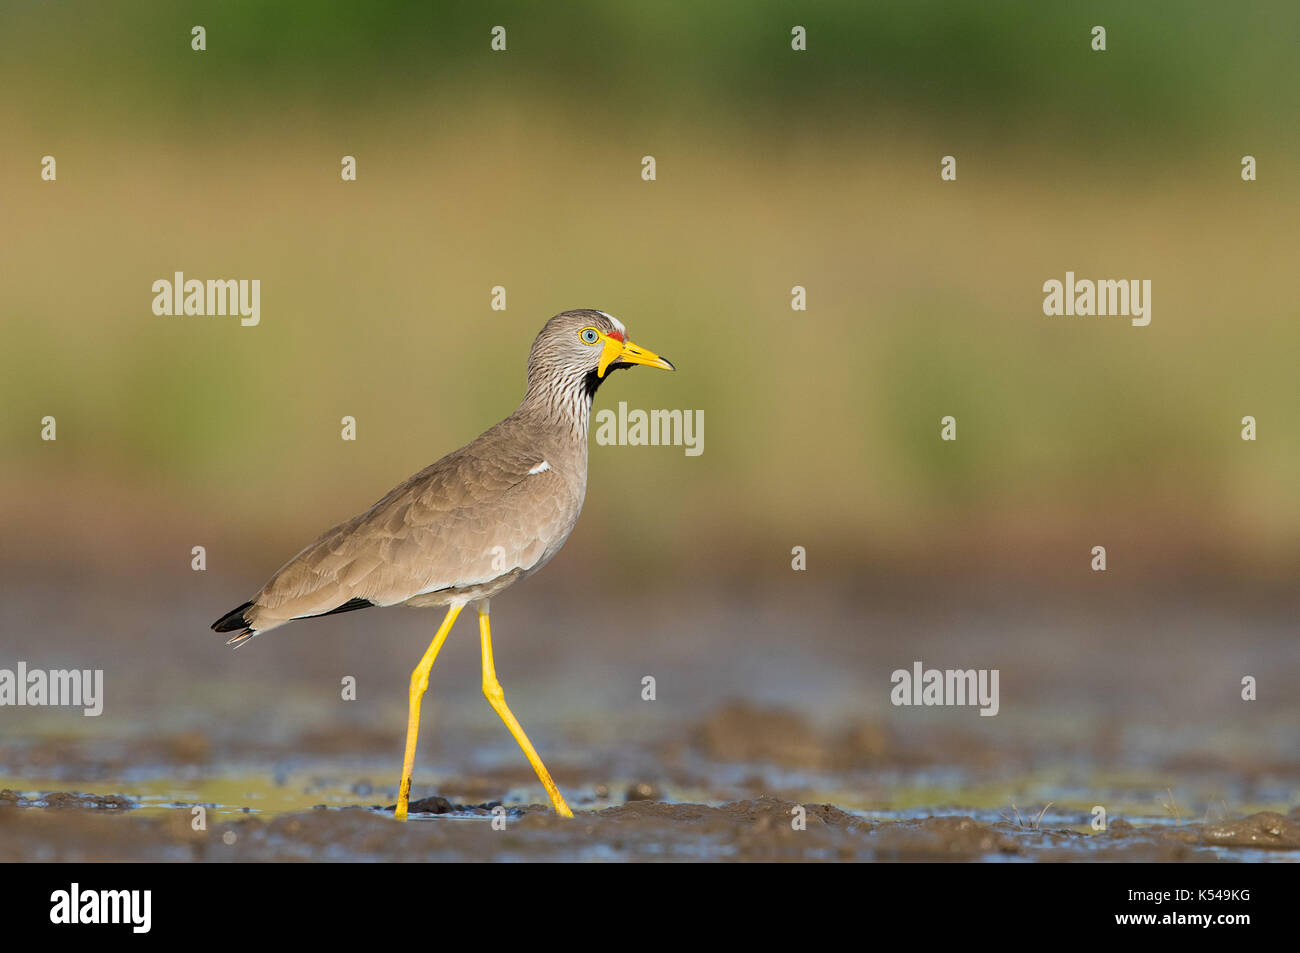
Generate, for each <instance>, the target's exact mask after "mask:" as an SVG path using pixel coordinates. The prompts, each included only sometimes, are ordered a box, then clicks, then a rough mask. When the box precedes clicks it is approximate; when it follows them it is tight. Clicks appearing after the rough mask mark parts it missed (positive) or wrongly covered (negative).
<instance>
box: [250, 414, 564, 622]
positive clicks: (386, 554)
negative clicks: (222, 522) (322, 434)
mask: <svg viewBox="0 0 1300 953" xmlns="http://www.w3.org/2000/svg"><path fill="white" fill-rule="evenodd" d="M512 437H513V439H512ZM518 437H519V435H518V434H510V433H502V432H500V425H498V427H497V428H493V430H489V431H488V432H487V433H485V434H484V435H483V436H481V437H479V438H478V439H477V440H475V441H474V442H473V443H471V444H469V445H467V446H465V447H462V448H461V449H460V450H457V451H455V452H454V453H451V454H448V455H447V456H446V457H443V458H442V459H441V460H439V461H438V462H437V463H434V464H432V465H431V466H429V467H426V468H425V469H423V470H421V471H420V472H419V473H417V474H415V476H413V477H411V478H410V479H409V480H407V481H406V482H405V483H403V484H401V485H400V486H398V487H395V488H394V489H393V490H392V491H390V492H389V493H388V494H387V495H386V496H385V497H384V498H383V499H381V500H380V501H379V502H378V503H376V504H375V505H374V506H372V507H371V508H370V509H368V510H367V511H366V512H364V513H362V514H361V515H359V516H356V517H354V518H352V519H350V520H348V521H347V522H346V523H341V524H339V525H338V526H335V527H334V528H333V529H331V530H329V531H327V532H326V533H324V534H322V535H321V537H320V538H319V539H317V540H316V541H315V542H313V543H312V544H311V545H309V546H307V547H306V548H305V549H303V550H302V552H300V553H299V554H298V555H297V556H295V557H294V558H293V559H291V560H290V561H289V562H288V563H286V564H285V565H284V566H283V567H282V568H281V569H280V571H279V572H277V573H276V574H275V575H274V576H273V577H272V578H271V581H270V582H268V583H267V584H266V586H264V587H263V589H262V591H261V592H259V593H258V594H257V596H255V597H254V599H253V604H252V606H251V607H250V608H249V609H247V610H246V611H245V612H244V617H245V619H246V620H247V623H248V625H249V627H250V628H252V629H254V630H255V631H258V632H264V631H266V630H267V629H269V628H272V627H274V626H277V625H281V624H283V623H284V622H288V621H290V620H292V619H300V618H305V617H308V616H316V615H322V614H325V613H327V612H331V611H334V610H337V609H339V608H341V607H343V606H344V605H346V604H347V603H349V602H350V601H353V600H365V601H366V602H368V603H371V604H373V605H379V606H387V605H396V604H398V603H401V602H405V601H407V600H408V599H412V598H414V597H417V596H420V595H423V594H427V593H433V592H437V591H440V590H447V589H453V588H464V587H468V586H474V585H480V584H482V583H486V582H490V581H492V580H494V579H497V578H499V577H501V576H504V575H508V574H511V573H517V572H519V571H521V570H527V569H531V568H532V567H534V566H535V565H537V563H539V562H540V561H541V560H542V559H543V558H545V557H548V556H549V555H550V554H551V553H553V552H554V550H555V549H556V548H558V547H559V545H560V544H561V543H563V541H564V539H565V538H566V537H567V536H568V533H569V531H570V530H571V529H572V527H573V522H574V520H575V519H576V517H577V512H576V506H575V501H574V499H573V496H574V494H573V493H572V491H571V490H570V489H569V487H568V485H567V484H566V482H565V480H563V479H562V478H561V476H560V474H559V473H558V472H557V471H556V470H555V469H554V468H550V467H548V468H547V469H543V470H541V471H540V472H536V473H533V472H530V471H532V470H535V469H537V467H538V466H539V465H540V464H541V463H542V462H543V457H544V455H543V453H542V452H541V451H540V450H536V449H532V448H531V447H530V446H529V442H528V441H526V440H520V439H518ZM576 503H577V505H580V503H581V501H580V499H579V500H577V501H576Z"/></svg>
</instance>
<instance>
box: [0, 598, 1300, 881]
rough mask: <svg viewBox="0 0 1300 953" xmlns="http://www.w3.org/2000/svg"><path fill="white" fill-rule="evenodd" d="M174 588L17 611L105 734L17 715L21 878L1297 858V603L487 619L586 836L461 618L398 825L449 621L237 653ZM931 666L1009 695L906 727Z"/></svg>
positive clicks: (724, 603) (784, 608) (281, 635)
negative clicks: (496, 695) (189, 869)
mask: <svg viewBox="0 0 1300 953" xmlns="http://www.w3.org/2000/svg"><path fill="white" fill-rule="evenodd" d="M196 575H197V574H196ZM174 583H175V585H174V586H173V587H172V588H171V589H170V590H169V595H168V597H167V598H166V599H163V600H161V601H158V600H155V601H153V602H144V603H141V602H139V601H132V598H131V596H132V594H131V592H130V591H129V590H128V591H120V590H113V591H102V592H99V593H92V596H93V597H94V598H91V599H90V600H89V601H88V600H85V599H83V600H79V601H76V602H69V601H60V600H59V599H57V598H56V599H49V598H45V597H44V595H43V593H42V590H41V588H40V585H39V584H34V585H26V586H22V587H18V588H16V589H15V590H14V593H13V597H12V598H10V599H9V600H8V601H7V604H6V605H5V607H4V609H3V611H4V613H5V617H4V621H5V626H4V628H3V639H2V641H0V648H2V649H3V659H0V665H11V664H13V660H16V659H23V660H25V661H26V662H27V663H28V665H29V666H45V667H50V668H55V667H72V666H76V667H90V668H103V669H104V673H105V675H104V678H105V686H106V689H105V694H106V698H105V704H104V713H103V714H102V715H101V716H99V717H97V718H87V717H84V716H83V715H82V714H81V713H80V712H77V711H72V710H63V709H49V708H44V709H33V708H6V709H4V710H2V711H0V719H2V720H0V728H2V729H3V730H2V731H0V789H2V790H3V793H0V860H3V861H30V860H43V861H49V860H164V861H194V860H198V861H263V860H293V861H299V860H324V861H384V860H398V861H492V860H566V861H635V860H653V861H683V860H685V861H691V860H723V861H746V860H801V861H838V860H852V861H872V860H875V861H881V860H885V861H894V860H923V861H929V860H957V861H977V860H978V861H1065V860H1080V861H1087V860H1106V861H1153V860H1154V861H1160V860H1163V861H1295V860H1300V808H1297V805H1300V743H1298V741H1297V739H1298V737H1300V734H1298V732H1297V725H1300V703H1298V702H1297V699H1296V698H1295V694H1294V693H1293V692H1291V691H1290V690H1289V689H1288V688H1287V686H1289V685H1294V684H1296V680H1297V678H1300V650H1297V648H1296V646H1295V642H1296V640H1295V639H1294V638H1293V637H1292V633H1291V628H1292V627H1291V625H1290V622H1289V619H1290V618H1292V617H1293V613H1292V612H1291V608H1290V607H1281V608H1279V607H1277V606H1271V607H1269V608H1268V609H1267V610H1252V609H1251V608H1250V607H1249V606H1243V605H1226V604H1224V603H1223V602H1221V601H1219V602H1216V601H1215V600H1214V599H1213V598H1208V597H1207V598H1205V599H1202V600H1201V601H1199V602H1198V601H1197V599H1196V598H1195V597H1188V598H1186V599H1177V600H1168V601H1165V602H1163V603H1161V604H1159V605H1154V606H1153V605H1152V604H1151V603H1150V601H1149V599H1147V598H1145V597H1143V598H1140V599H1137V598H1135V599H1134V600H1132V601H1129V602H1124V601H1123V600H1116V599H1114V598H1108V599H1107V600H1105V601H1104V602H1101V603H1097V602H1092V601H1089V600H1086V599H1082V600H1075V601H1073V602H1071V601H1070V600H1068V599H1062V598H1059V597H1050V598H1040V599H1037V600H1036V601H1030V600H1027V599H1026V598H1025V597H1024V596H1023V595H1021V594H1011V595H1008V594H997V593H989V592H987V591H980V592H971V593H968V594H966V596H965V597H964V598H962V599H960V600H950V601H948V602H947V603H943V602H936V601H935V600H934V599H933V598H931V597H927V596H925V595H923V594H915V593H896V594H893V595H892V596H889V595H881V594H876V595H875V596H873V597H872V598H871V599H869V600H868V599H865V598H864V597H863V596H862V595H861V594H859V593H855V592H853V591H848V590H825V591H821V592H818V593H816V594H815V596H810V595H809V594H808V593H806V592H805V593H798V594H791V593H788V592H780V591H775V592H773V591H767V592H763V593H757V592H747V593H743V594H740V595H736V594H733V595H730V596H724V597H720V598H717V599H714V600H712V601H702V600H700V599H698V598H697V599H695V600H694V601H693V602H692V603H691V604H690V605H689V606H686V605H680V604H679V605H669V604H665V603H663V602H659V601H653V602H642V603H635V602H633V601H632V600H631V598H630V597H629V598H628V599H627V600H625V601H624V602H623V603H621V604H620V605H618V606H617V607H615V606H613V605H609V604H600V603H595V604H593V603H584V602H583V601H582V600H581V599H580V598H575V594H574V593H566V592H563V591H560V592H556V591H555V590H554V589H551V590H542V589H538V588H532V589H529V588H528V587H526V586H521V587H519V593H518V598H515V597H513V596H512V598H511V599H509V600H506V599H502V600H499V603H498V604H495V605H494V612H493V626H494V635H495V639H494V641H495V643H496V654H497V669H498V674H499V675H500V678H501V681H502V683H503V685H504V686H505V689H506V694H507V698H508V699H509V701H510V704H511V706H512V707H513V709H514V711H515V714H516V715H517V716H518V717H519V719H520V721H521V722H522V723H523V724H524V726H525V728H526V729H527V730H528V731H529V733H530V735H531V736H532V739H533V741H534V743H535V744H536V745H537V747H538V749H539V751H540V752H541V754H542V757H543V759H544V760H545V761H546V762H547V764H548V766H549V767H550V768H551V771H552V773H553V774H554V776H555V778H556V781H557V783H558V784H559V785H560V787H561V789H562V790H563V791H564V792H565V795H566V797H567V798H568V800H569V803H570V805H571V806H572V807H573V808H574V810H575V811H576V812H577V815H578V816H577V818H576V819H575V820H573V821H565V820H563V819H560V818H558V817H556V816H554V814H553V813H552V812H551V811H550V810H549V808H548V807H547V806H546V805H545V795H544V792H543V791H542V788H541V786H540V784H538V782H537V780H536V778H535V777H534V776H533V774H532V772H531V769H530V768H529V766H528V764H527V762H526V761H525V760H524V758H523V756H522V755H521V754H520V752H519V750H518V748H517V747H516V746H515V744H514V742H513V740H512V739H511V738H510V736H509V734H507V732H506V730H505V728H504V727H503V726H502V725H501V724H500V722H499V721H498V720H497V719H496V716H495V715H494V714H493V712H492V710H491V709H490V707H489V706H488V705H487V703H486V702H485V701H484V699H483V698H482V696H481V694H480V691H479V672H478V658H477V638H476V635H477V633H476V632H475V631H474V627H473V624H472V622H468V621H463V622H461V623H460V624H459V625H458V626H457V628H456V629H455V630H454V631H453V633H452V636H451V638H450V639H449V641H448V643H447V647H446V649H444V652H443V655H442V657H441V658H440V659H439V661H438V664H437V666H436V667H435V669H434V672H433V676H432V678H431V681H430V688H429V693H428V695H427V696H426V700H425V703H424V708H423V713H424V718H423V723H422V731H421V736H420V747H419V752H418V757H417V762H416V771H415V778H414V786H413V790H412V797H413V799H416V803H415V804H414V805H413V809H412V819H411V821H410V822H409V823H407V824H405V825H402V824H398V823H397V822H395V821H394V820H393V819H392V815H391V805H392V804H393V802H394V800H395V798H396V787H397V780H398V778H397V775H398V773H399V769H400V763H401V751H402V741H403V731H404V728H405V714H406V711H405V710H406V688H407V679H408V677H409V671H410V668H411V667H412V666H413V665H414V663H415V662H416V661H417V660H418V658H419V655H420V653H421V652H422V651H423V649H424V646H425V644H426V642H427V639H428V637H429V636H430V634H431V631H432V627H433V626H434V625H436V621H437V620H436V618H434V616H435V615H436V613H430V612H422V611H416V610H404V609H393V610H383V611H380V610H374V611H367V612H363V613H352V614H350V615H348V616H341V617H338V618H334V619H327V620H321V621H318V622H314V623H312V624H311V625H306V624H302V625H295V626H289V627H287V628H285V629H283V630H279V631H277V632H274V633H269V634H268V635H267V636H266V637H264V638H259V639H255V640H254V641H253V642H252V643H251V644H249V645H248V646H247V647H245V648H241V649H240V650H238V651H232V650H230V649H227V648H226V647H225V646H224V645H223V644H222V640H221V639H220V637H218V636H214V635H213V634H212V633H210V632H208V631H207V628H206V626H207V623H208V622H210V621H211V618H215V617H216V615H218V614H219V613H220V611H222V610H223V609H224V608H225V605H224V603H225V602H229V601H231V599H230V597H229V596H228V594H227V593H228V592H230V591H233V592H236V593H238V592H240V591H242V590H241V588H240V585H239V584H238V583H234V584H230V583H227V584H225V585H214V584H213V583H212V581H211V580H198V579H193V578H191V577H180V578H178V579H177V580H175V581H174ZM200 586H202V587H204V588H203V591H188V588H187V587H190V588H195V587H200ZM210 586H212V587H213V588H214V589H215V590H216V595H215V596H214V595H213V594H212V592H209V591H207V588H208V587H210ZM45 595H48V593H46V594H45ZM891 600H892V601H891ZM127 604H130V605H131V606H132V613H131V615H130V617H129V618H128V617H126V616H124V615H123V614H121V613H120V612H114V611H109V612H99V613H97V612H95V611H93V609H94V606H95V605H98V606H100V607H101V608H102V607H104V606H108V607H110V608H111V607H114V606H118V605H127ZM213 605H215V606H216V608H215V610H214V609H213ZM593 617H594V618H600V619H603V621H602V622H601V623H600V624H593V621H592V620H593ZM616 619H617V622H615V620H616ZM32 633H40V634H41V637H40V638H39V639H38V638H35V637H34V636H33V635H32ZM916 659H920V660H922V661H924V663H925V664H926V665H936V666H943V667H962V668H964V667H977V668H982V667H996V668H998V669H999V670H1000V672H1001V689H1000V692H1001V698H1000V708H999V712H998V714H997V715H996V716H995V717H981V716H980V715H979V713H978V711H977V710H976V709H973V708H933V709H926V708H910V707H899V706H894V705H892V704H891V703H890V688H891V683H890V674H891V672H892V671H893V670H895V669H898V668H907V667H909V666H910V665H911V663H912V661H913V660H916ZM1244 675H1251V676H1254V677H1256V678H1257V679H1258V684H1259V695H1258V698H1257V700H1255V701H1246V700H1243V699H1242V698H1241V689H1240V681H1241V679H1242V677H1243V676H1244ZM647 676H651V677H653V678H654V680H655V682H654V685H655V692H654V695H655V697H654V698H653V699H652V700H651V699H648V698H646V697H645V695H646V690H645V684H646V683H645V681H644V679H645V678H646V677H647ZM348 679H352V680H354V684H355V699H352V698H347V697H345V695H346V694H347V691H346V688H345V682H346V680H348ZM197 807H201V808H202V811H199V812H196V810H195V808H197ZM417 811H419V812H420V813H417ZM1102 811H1104V817H1105V822H1106V824H1105V829H1104V830H1099V829H1096V827H1095V826H1094V819H1095V818H1098V817H1099V816H1100V814H1101V812H1102ZM800 817H802V818H803V824H802V829H798V828H799V827H800V825H798V824H797V823H795V822H797V821H798V820H800ZM200 819H201V820H202V824H200V823H199V821H200ZM494 820H495V823H494ZM196 828H201V829H196Z"/></svg>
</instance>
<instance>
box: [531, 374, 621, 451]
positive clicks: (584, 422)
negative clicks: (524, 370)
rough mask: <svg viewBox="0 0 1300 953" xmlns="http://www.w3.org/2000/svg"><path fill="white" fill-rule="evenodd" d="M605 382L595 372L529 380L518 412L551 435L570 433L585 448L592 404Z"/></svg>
mask: <svg viewBox="0 0 1300 953" xmlns="http://www.w3.org/2000/svg"><path fill="white" fill-rule="evenodd" d="M602 382H603V379H602V378H599V377H597V376H596V375H595V372H592V373H590V374H587V375H583V376H581V377H572V378H546V379H543V380H532V379H530V380H529V381H528V391H527V392H526V393H525V394H524V399H523V402H522V403H520V405H519V409H518V410H517V411H516V413H517V414H520V415H521V416H525V417H528V418H529V419H531V420H535V421H537V422H538V423H541V424H542V425H543V426H545V427H547V428H548V429H550V430H551V431H552V432H558V433H567V434H568V435H569V436H570V437H571V438H572V439H573V440H574V441H579V442H581V443H582V444H583V445H584V446H585V445H586V443H587V428H588V426H589V425H590V423H591V401H592V398H593V397H595V395H596V388H598V387H599V386H600V385H601V383H602Z"/></svg>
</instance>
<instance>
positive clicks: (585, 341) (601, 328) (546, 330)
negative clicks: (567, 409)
mask: <svg viewBox="0 0 1300 953" xmlns="http://www.w3.org/2000/svg"><path fill="white" fill-rule="evenodd" d="M633 364H644V365H646V366H647V367H658V368H661V369H662V370H665V371H671V370H676V368H674V367H673V365H672V364H671V363H669V362H668V361H666V360H664V359H663V358H662V357H660V356H659V355H658V354H655V353H653V352H651V351H647V350H646V349H645V348H643V347H641V346H639V345H637V344H633V343H632V342H631V341H629V340H628V337H627V328H625V327H623V324H622V322H621V321H619V320H618V319H617V318H615V317H611V316H610V315H608V314H606V313H605V312H604V311H590V310H585V309H584V310H579V311H563V312H561V313H560V314H557V315H556V316H555V317H553V318H551V320H549V321H547V322H546V325H545V326H544V327H543V328H542V330H541V333H540V334H538V335H537V340H535V341H534V342H533V350H532V353H531V354H530V355H529V357H528V386H529V389H530V390H531V389H533V388H534V387H535V386H538V385H543V386H545V385H550V386H552V387H554V386H555V385H557V384H558V385H559V386H560V388H561V389H567V388H566V386H565V385H572V386H574V387H575V388H579V387H580V388H583V389H585V390H587V391H589V392H594V391H595V389H596V387H598V386H599V385H600V383H601V381H603V380H604V379H605V377H606V375H608V374H609V372H610V371H613V370H618V369H619V368H624V367H631V366H632V365H633Z"/></svg>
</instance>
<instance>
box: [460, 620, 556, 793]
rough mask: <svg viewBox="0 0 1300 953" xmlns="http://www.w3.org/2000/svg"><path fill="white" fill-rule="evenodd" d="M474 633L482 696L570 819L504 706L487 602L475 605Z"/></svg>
mask: <svg viewBox="0 0 1300 953" xmlns="http://www.w3.org/2000/svg"><path fill="white" fill-rule="evenodd" d="M478 632H479V638H480V640H481V641H482V643H483V694H484V695H485V696H487V700H488V702H489V703H490V704H491V705H492V708H493V710H494V711H496V713H497V714H498V715H500V716H501V720H502V721H504V722H505V723H506V727H507V728H509V729H510V733H511V734H512V735H514V736H515V741H517V742H519V747H521V748H523V749H524V755H525V756H526V757H527V758H528V763H529V764H531V765H532V766H533V770H534V771H536V772H537V777H538V778H540V779H541V782H542V785H543V786H544V787H545V788H546V793H547V794H549V795H550V796H551V803H552V804H553V805H555V813H557V814H559V815H560V816H561V817H573V812H572V811H571V810H569V805H567V804H565V803H564V795H562V794H560V789H559V788H557V787H556V786H555V782H554V781H552V780H551V773H550V772H549V771H547V770H546V765H544V764H542V759H541V758H539V757H538V756H537V750H536V749H535V748H534V747H533V744H532V742H531V741H529V740H528V736H527V735H526V734H524V729H523V728H522V727H521V726H520V724H519V722H518V721H517V720H516V719H515V716H514V715H513V714H511V712H510V708H509V706H508V705H506V695H505V692H503V691H502V690H501V683H500V682H498V681H497V671H496V666H495V665H494V664H493V663H492V626H491V623H490V622H489V618H488V604H487V600H484V601H483V602H481V603H479V609H478Z"/></svg>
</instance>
